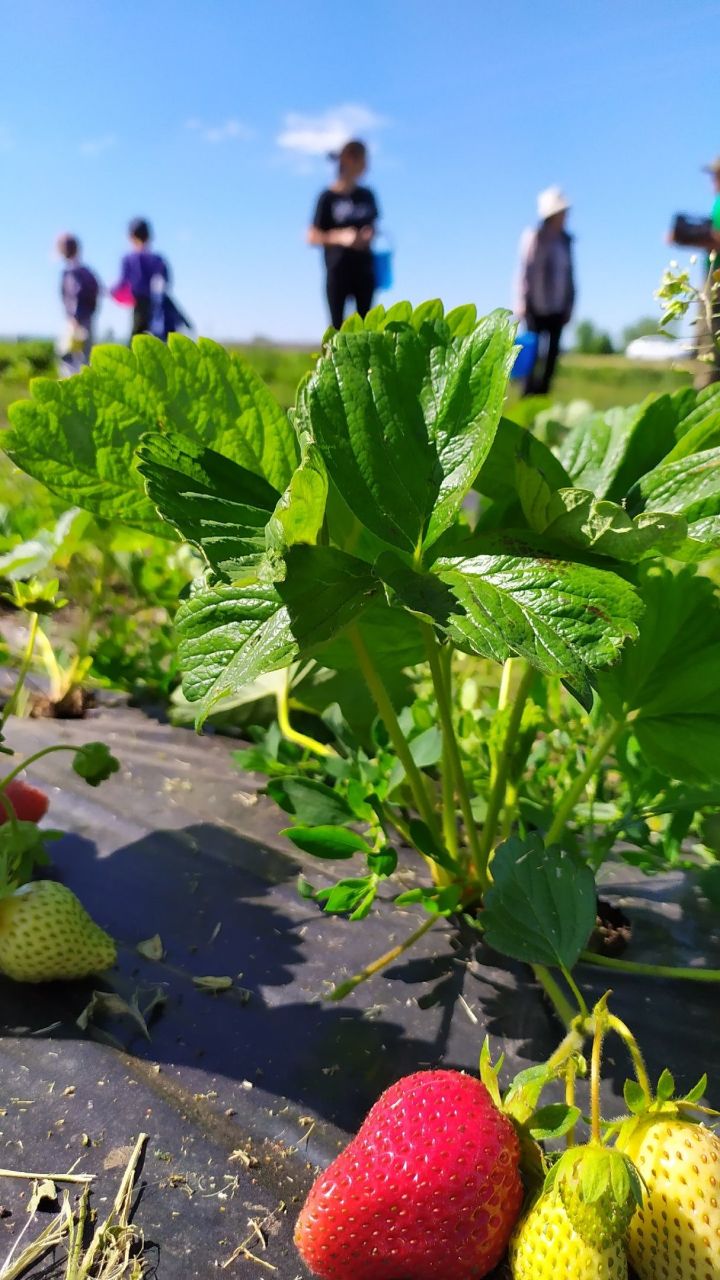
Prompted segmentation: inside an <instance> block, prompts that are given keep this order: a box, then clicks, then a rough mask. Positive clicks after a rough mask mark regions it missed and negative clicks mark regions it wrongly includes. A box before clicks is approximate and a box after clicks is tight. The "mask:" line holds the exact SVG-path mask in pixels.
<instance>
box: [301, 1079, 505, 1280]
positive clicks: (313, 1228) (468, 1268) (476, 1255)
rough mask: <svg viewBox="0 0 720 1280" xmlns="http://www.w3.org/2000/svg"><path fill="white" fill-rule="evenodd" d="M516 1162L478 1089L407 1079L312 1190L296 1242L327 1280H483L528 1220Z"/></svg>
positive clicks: (500, 1121) (465, 1083)
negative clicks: (522, 1219)
mask: <svg viewBox="0 0 720 1280" xmlns="http://www.w3.org/2000/svg"><path fill="white" fill-rule="evenodd" d="M519 1160H520V1144H519V1142H518V1138H517V1135H516V1133H515V1129H514V1127H513V1125H512V1123H511V1121H510V1120H509V1119H508V1118H507V1116H504V1115H503V1114H502V1113H501V1112H500V1111H498V1110H497V1108H496V1107H495V1106H494V1104H493V1102H492V1100H491V1098H490V1094H489V1093H488V1091H487V1089H486V1088H485V1086H484V1085H482V1084H480V1082H479V1081H478V1080H474V1079H472V1078H471V1077H470V1076H465V1075H461V1074H460V1072H457V1071H421V1072H418V1074H416V1075H411V1076H405V1077H404V1078H403V1079H402V1080H398V1082H397V1084H394V1085H392V1086H391V1088H389V1089H387V1090H386V1091H385V1093H383V1094H382V1096H381V1097H380V1098H379V1099H378V1101H377V1102H376V1103H375V1106H374V1107H373V1108H372V1110H371V1111H370V1113H369V1115H368V1116H367V1119H366V1120H365V1123H364V1124H363V1125H362V1128H361V1129H360V1131H359V1132H358V1134H357V1135H356V1137H355V1138H353V1140H352V1142H351V1143H350V1145H349V1146H348V1147H346V1149H345V1151H343V1152H342V1154H341V1155H339V1156H338V1157H337V1159H336V1160H334V1161H333V1163H332V1164H331V1165H330V1167H329V1168H328V1169H326V1170H325V1172H324V1173H322V1174H321V1175H320V1177H319V1178H318V1179H317V1181H316V1182H315V1184H314V1186H313V1187H312V1189H311V1191H310V1194H309V1196H308V1198H307V1200H306V1202H305V1205H304V1207H303V1210H302V1213H301V1214H300V1217H299V1219H298V1223H297V1226H296V1228H295V1243H296V1245H297V1247H298V1249H299V1251H300V1253H301V1255H302V1257H303V1259H304V1261H305V1262H306V1263H307V1265H308V1266H309V1267H310V1269H311V1270H312V1271H313V1272H314V1273H315V1275H317V1276H319V1277H320V1278H321V1280H405V1277H408V1278H409V1277H412V1280H481V1277H482V1276H486V1275H487V1274H488V1272H490V1271H492V1269H493V1267H495V1266H496V1265H497V1263H498V1262H499V1261H500V1259H501V1258H502V1256H503V1254H504V1252H505V1249H506V1247H507V1243H508V1240H509V1238H510V1234H511V1232H512V1229H513V1226H514V1225H515V1222H516V1221H517V1218H518V1215H519V1213H520V1208H521V1205H522V1198H523V1190H522V1185H521V1182H520V1175H519V1172H518V1165H519Z"/></svg>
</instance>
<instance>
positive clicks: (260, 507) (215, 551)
mask: <svg viewBox="0 0 720 1280" xmlns="http://www.w3.org/2000/svg"><path fill="white" fill-rule="evenodd" d="M136 458H137V460H138V471H139V472H140V475H141V476H142V477H143V478H144V480H145V487H146V490H147V494H148V497H149V498H150V499H151V501H152V503H153V504H154V506H155V507H156V508H157V510H158V512H159V513H160V515H161V516H162V517H163V519H164V520H167V521H168V522H169V524H171V525H173V526H174V527H175V529H177V531H178V533H179V534H180V536H181V537H182V538H184V539H185V540H186V541H187V542H192V543H194V544H195V545H196V546H198V547H199V548H200V550H201V551H202V552H204V554H205V556H206V557H207V560H208V562H209V564H211V565H212V567H213V568H214V569H217V570H218V572H219V573H222V574H224V575H225V576H226V577H230V578H236V577H239V576H241V575H242V574H244V573H245V574H246V573H247V572H248V570H249V569H256V568H257V567H258V565H259V564H260V562H261V560H262V557H263V555H264V554H265V528H266V525H267V524H268V522H269V520H270V517H271V515H272V513H273V511H274V510H275V507H276V506H277V503H278V501H279V499H280V494H279V493H278V492H277V490H276V489H273V487H272V485H270V484H268V482H267V480H265V479H264V478H263V477H262V476H258V475H256V474H255V473H254V472H252V471H248V470H247V468H245V467H241V466H240V465H239V464H238V463H237V462H233V461H232V460H231V459H230V458H225V457H223V455H222V454H220V453H216V452H215V450H214V449H209V448H207V446H205V445H203V444H200V443H199V442H198V441H196V440H192V439H190V438H188V437H187V436H180V435H176V434H174V433H169V434H167V433H166V434H162V435H161V434H160V433H159V432H155V433H153V434H150V435H145V436H143V438H142V440H141V441H140V445H139V447H138V449H137V452H136Z"/></svg>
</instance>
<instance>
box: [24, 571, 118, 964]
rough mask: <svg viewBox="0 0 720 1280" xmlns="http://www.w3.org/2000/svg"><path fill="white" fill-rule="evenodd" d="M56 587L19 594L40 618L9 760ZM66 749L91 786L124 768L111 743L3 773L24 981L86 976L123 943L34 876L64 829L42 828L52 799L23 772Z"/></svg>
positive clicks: (32, 586)
mask: <svg viewBox="0 0 720 1280" xmlns="http://www.w3.org/2000/svg"><path fill="white" fill-rule="evenodd" d="M54 585H56V584H52V583H50V584H45V586H42V587H41V586H39V585H38V584H36V583H26V584H22V593H21V596H18V601H19V600H20V599H21V600H22V604H23V606H24V608H25V609H26V610H27V613H28V615H29V617H30V618H31V619H32V621H31V624H30V629H29V637H28V643H27V647H26V651H25V655H24V659H23V662H22V664H21V667H20V670H19V672H18V675H17V678H16V681H15V686H14V688H13V691H12V693H11V694H10V697H9V698H8V700H7V701H6V703H5V705H4V707H3V708H2V712H0V754H2V755H3V756H5V757H12V756H13V754H14V753H13V751H12V749H11V748H10V747H9V746H8V745H7V742H6V737H5V728H6V725H7V722H8V719H9V718H10V716H11V714H12V712H13V710H14V708H15V707H16V706H17V704H18V700H19V698H20V694H21V692H22V687H23V684H24V681H25V679H26V677H27V673H28V671H29V669H30V664H31V661H32V656H33V649H34V645H35V642H36V638H37V635H38V622H39V617H40V614H41V613H46V612H49V611H50V610H51V609H52V608H53V603H54V602H53V598H52V597H53V594H54V592H53V587H54ZM58 751H63V752H66V751H69V752H71V754H72V757H73V760H72V767H73V769H74V771H75V773H77V774H78V776H79V777H81V778H84V780H85V781H86V782H87V783H88V785H89V786H91V787H97V786H99V785H100V783H101V782H103V781H104V780H105V779H106V778H109V777H110V776H111V774H113V773H115V772H117V770H118V769H119V767H120V766H119V764H118V761H117V760H116V759H115V757H114V756H113V755H111V753H110V751H109V750H108V748H107V747H106V746H105V744H104V743H103V742H87V743H84V744H83V746H81V747H79V748H75V747H70V746H65V745H62V744H57V745H51V746H48V747H44V748H42V749H41V750H39V751H36V752H35V754H34V755H32V756H29V757H28V758H27V759H25V760H23V761H22V762H21V763H19V764H16V765H13V766H12V767H11V768H10V769H9V771H8V772H7V773H6V775H5V776H4V777H2V778H0V973H2V974H4V975H6V976H7V977H9V978H13V979H14V980H15V981H17V982H52V981H57V980H60V979H71V978H83V977H87V976H88V975H89V974H91V973H95V972H99V971H101V970H103V969H107V968H110V966H111V965H113V964H114V963H115V955H116V952H115V943H114V942H113V941H112V939H111V938H110V937H109V936H108V935H107V934H106V933H105V932H104V931H103V930H102V929H100V928H99V926H98V925H97V924H95V923H94V921H93V920H92V919H91V918H90V916H89V915H88V913H87V912H86V911H85V909H84V907H83V906H82V904H81V903H80V902H79V900H78V899H77V898H76V897H75V894H74V893H72V892H71V891H70V889H68V888H66V886H65V885H63V884H58V883H56V882H54V881H51V880H42V879H40V880H36V879H34V878H33V877H34V875H35V872H36V871H37V870H38V869H39V868H43V867H46V866H47V865H48V863H49V862H50V858H49V856H48V850H47V846H48V844H49V843H51V842H52V841H53V840H55V839H57V838H58V837H59V836H60V835H62V832H60V831H54V830H47V829H44V828H40V827H39V826H38V823H39V822H40V821H41V820H42V819H43V818H44V817H45V814H46V813H47V810H48V797H47V796H46V795H45V793H44V792H43V791H41V790H40V789H39V788H38V787H34V786H31V785H30V784H29V783H27V782H26V781H25V780H24V779H23V778H21V777H20V774H21V773H22V772H23V771H24V770H25V768H26V767H27V766H28V765H32V764H34V763H36V762H37V761H38V760H40V759H42V758H43V756H46V755H50V754H52V753H54V752H58Z"/></svg>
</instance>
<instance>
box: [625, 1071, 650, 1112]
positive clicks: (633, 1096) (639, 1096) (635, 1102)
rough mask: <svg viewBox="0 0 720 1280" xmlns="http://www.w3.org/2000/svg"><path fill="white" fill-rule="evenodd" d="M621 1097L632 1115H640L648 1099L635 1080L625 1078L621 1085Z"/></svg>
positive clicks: (645, 1107)
mask: <svg viewBox="0 0 720 1280" xmlns="http://www.w3.org/2000/svg"><path fill="white" fill-rule="evenodd" d="M623 1097H624V1099H625V1105H626V1107H627V1109H628V1111H630V1112H632V1114H633V1115H635V1116H639V1115H642V1113H643V1111H645V1110H647V1106H648V1103H649V1102H650V1099H649V1098H648V1097H647V1095H646V1093H645V1090H644V1089H643V1088H642V1086H641V1085H639V1084H638V1082H637V1080H626V1081H625V1084H624V1086H623Z"/></svg>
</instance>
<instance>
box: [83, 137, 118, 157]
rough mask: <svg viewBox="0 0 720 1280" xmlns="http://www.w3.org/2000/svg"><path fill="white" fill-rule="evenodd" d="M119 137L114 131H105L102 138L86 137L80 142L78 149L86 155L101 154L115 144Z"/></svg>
mask: <svg viewBox="0 0 720 1280" xmlns="http://www.w3.org/2000/svg"><path fill="white" fill-rule="evenodd" d="M116 142H117V138H116V137H115V134H114V133H105V134H103V135H102V137H101V138H86V139H85V141H84V142H81V143H80V146H79V148H78V150H79V151H80V153H81V154H82V155H84V156H101V155H102V154H103V152H105V151H110V150H111V149H112V147H114V146H115V143H116Z"/></svg>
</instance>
